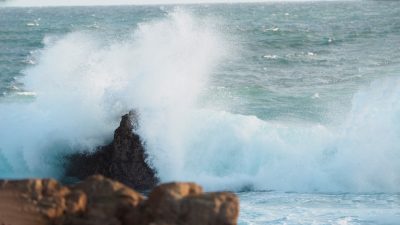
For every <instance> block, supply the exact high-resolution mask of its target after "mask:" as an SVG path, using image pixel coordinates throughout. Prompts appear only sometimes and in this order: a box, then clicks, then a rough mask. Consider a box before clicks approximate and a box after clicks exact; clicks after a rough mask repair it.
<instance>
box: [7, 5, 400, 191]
mask: <svg viewBox="0 0 400 225" xmlns="http://www.w3.org/2000/svg"><path fill="white" fill-rule="evenodd" d="M290 13H292V12H290ZM290 13H287V15H286V13H281V16H282V17H283V18H286V17H288V16H290V15H291V14H290ZM200 14H201V13H200ZM292 14H294V13H292ZM214 19H215V18H213V17H206V16H201V15H198V14H194V13H192V12H191V10H184V9H182V8H177V9H173V10H167V13H165V14H164V15H163V16H161V17H159V18H152V19H149V20H146V21H142V22H139V23H138V24H137V25H136V26H134V29H132V31H128V32H129V33H128V34H127V35H122V36H121V37H119V38H117V39H116V40H111V39H110V38H108V37H107V36H102V33H101V32H100V31H99V30H96V29H94V30H84V31H80V30H77V31H72V32H67V34H62V35H47V36H46V37H45V38H44V39H43V42H42V43H43V48H41V49H40V50H39V52H32V54H31V56H32V57H33V58H35V60H34V62H33V64H34V65H30V66H28V67H26V68H25V69H24V70H23V72H22V73H23V74H24V76H21V77H19V78H17V81H18V82H19V83H22V84H23V85H22V86H20V87H17V89H18V90H17V91H19V92H18V93H20V94H21V93H22V94H23V93H25V95H28V97H26V96H25V97H24V98H23V99H24V100H19V101H12V100H3V101H2V102H1V103H0V104H1V107H0V124H1V128H2V129H0V151H1V154H0V161H1V166H0V176H1V177H26V176H43V177H47V176H56V177H57V176H60V175H61V174H62V160H61V158H62V156H63V155H64V154H67V153H72V152H75V151H83V150H91V149H93V148H94V147H96V146H99V145H102V144H105V143H107V142H108V141H110V140H111V137H112V132H113V130H114V129H115V127H116V126H117V125H118V122H119V118H120V116H121V115H122V114H124V113H126V112H127V111H128V110H130V109H136V110H137V111H138V113H139V115H140V127H139V128H138V130H137V132H138V133H139V134H140V136H141V138H142V139H143V142H144V144H145V146H146V150H147V151H148V154H149V159H148V160H149V163H150V164H151V166H152V167H153V168H155V169H156V170H157V172H158V175H159V177H160V178H161V180H162V181H171V180H190V181H196V182H199V183H201V184H202V185H204V186H205V187H206V188H207V189H209V190H221V189H229V190H244V189H245V190H278V191H298V192H399V191H400V189H399V188H400V174H399V173H398V171H400V147H399V145H398V143H400V130H399V129H400V126H399V124H400V123H399V122H400V121H399V119H400V117H399V116H400V114H399V113H400V90H399V86H400V80H399V78H398V76H397V73H390V74H389V75H390V76H389V75H388V76H386V77H384V78H381V79H375V80H376V81H374V82H372V83H371V84H369V80H374V79H373V76H369V77H367V78H366V81H363V82H360V84H359V85H358V86H357V88H355V89H356V90H355V91H354V93H351V94H349V95H348V96H347V97H346V98H348V99H349V101H348V102H345V103H347V104H348V107H343V108H340V107H338V108H340V110H338V111H335V110H332V111H330V113H327V114H326V115H325V116H326V117H327V118H326V119H324V116H320V117H315V118H316V119H314V120H312V119H310V117H312V116H313V115H315V114H317V113H318V111H319V108H316V109H314V108H313V106H315V105H317V104H321V105H323V104H324V103H326V102H324V101H329V100H330V99H334V98H336V95H335V94H337V93H335V92H334V91H332V90H334V89H335V88H333V89H322V88H321V87H323V86H322V85H321V86H318V85H316V82H321V83H323V82H326V83H327V84H329V85H334V84H335V82H337V83H340V82H343V81H342V80H344V81H346V79H350V78H348V77H345V78H342V77H340V76H339V75H333V76H337V77H335V79H336V80H334V81H333V82H330V80H329V79H333V78H326V77H324V76H323V75H324V74H322V73H321V74H317V75H319V76H320V77H319V78H318V79H312V80H310V81H308V80H307V79H306V78H301V79H300V78H299V79H297V82H304V84H303V85H297V86H293V83H291V82H294V81H293V80H289V78H285V77H283V74H281V72H277V74H278V75H277V76H276V77H267V78H266V80H262V79H261V78H260V73H259V72H260V71H258V70H257V71H254V74H253V75H247V76H244V75H243V74H240V73H238V72H235V71H233V69H232V68H236V67H234V66H243V65H244V64H250V65H252V66H254V65H256V63H254V62H258V61H260V60H263V61H262V62H263V63H265V64H266V66H265V67H262V68H261V70H262V71H268V70H272V71H274V70H276V71H280V70H284V69H285V66H287V68H286V70H287V71H291V70H292V69H293V66H292V65H298V66H299V67H300V68H302V67H303V66H304V67H308V68H312V69H315V67H316V66H320V67H321V71H322V72H324V71H325V70H328V69H324V66H327V65H326V64H327V62H330V60H333V61H335V62H337V61H340V60H341V59H336V58H335V59H329V57H331V55H329V54H326V55H324V54H325V53H324V51H328V50H326V49H329V47H327V46H329V45H330V44H329V43H330V41H329V40H330V39H327V40H326V41H327V43H325V44H321V45H320V46H322V47H321V48H326V49H325V50H319V49H317V47H315V48H316V50H315V51H314V50H309V51H307V50H301V51H300V52H297V53H296V54H284V53H286V52H285V51H287V50H281V51H282V52H280V50H279V49H282V46H285V45H284V44H285V43H280V42H279V41H277V40H276V39H274V38H275V36H274V35H278V36H282V35H285V32H287V35H289V36H290V35H295V36H296V37H297V36H298V35H299V34H292V33H291V32H293V33H294V31H293V30H284V29H285V26H283V28H276V27H272V28H271V29H267V28H266V27H264V28H263V30H262V32H264V33H265V32H266V33H273V34H271V35H272V36H268V38H269V39H266V40H264V41H269V42H271V43H269V45H268V46H273V47H271V48H270V49H268V51H267V52H266V53H264V55H259V56H257V57H253V58H252V57H248V58H247V60H253V61H254V62H244V61H243V59H241V60H242V61H241V60H238V59H237V56H238V55H240V54H245V53H246V51H248V49H246V47H248V48H250V49H251V48H255V49H259V47H257V46H251V45H250V44H254V43H258V42H255V41H254V40H253V41H249V43H247V42H246V41H243V40H241V39H240V38H238V37H235V36H233V37H232V34H231V33H230V32H226V30H224V29H223V28H221V27H219V25H218V24H213V22H212V21H213V20H214ZM38 21H39V20H38ZM38 23H40V22H38ZM222 23H223V22H222ZM238 29H243V27H240V26H239V28H238ZM280 29H282V30H283V31H282V30H280ZM228 31H229V29H228ZM245 32H255V33H256V34H258V32H261V31H259V30H255V31H245ZM277 32H278V33H279V32H283V34H276V33H277ZM366 36H368V35H367V34H366ZM290 37H292V36H290ZM363 38H365V37H363ZM232 40H235V41H237V40H239V41H242V44H243V46H234V45H232ZM308 41H309V43H311V44H315V42H316V40H314V39H310V40H308ZM334 41H335V40H334V39H332V40H331V42H334ZM261 42H262V41H261ZM286 44H288V45H289V46H296V45H295V43H294V40H289V42H286ZM367 44H368V42H367ZM318 46H319V45H318ZM254 51H256V50H254ZM274 51H276V52H279V53H276V54H274ZM313 51H314V52H313ZM339 55H340V54H339ZM268 56H269V57H268ZM346 57H347V56H346ZM348 57H349V58H350V59H353V58H352V57H353V56H351V55H348ZM368 60H371V59H368ZM394 60H396V58H395V59H394ZM252 63H254V64H252ZM391 63H392V65H396V64H395V62H391ZM389 64H390V63H389ZM273 65H275V66H276V65H277V67H274V66H273ZM288 65H289V66H288ZM307 65H308V66H307ZM346 66H347V64H346ZM346 66H344V68H346ZM230 67H232V68H230ZM391 68H393V67H391ZM221 70H222V71H223V72H221ZM255 70H256V67H255ZM306 71H308V72H310V73H312V71H311V69H310V70H306ZM316 71H319V70H316ZM336 72H338V73H339V72H341V71H336ZM345 72H348V71H345ZM242 73H244V72H243V71H242ZM270 73H271V72H270ZM288 74H293V73H288ZM325 75H326V74H325ZM293 76H294V77H295V78H296V74H295V75H293ZM295 78H294V79H295ZM252 79H253V80H252ZM285 79H287V80H285ZM341 79H342V80H341ZM351 79H356V77H351ZM278 80H279V82H278ZM338 80H340V82H339V81H338ZM257 81H258V82H257ZM307 82H309V83H307ZM313 82H314V83H313ZM265 83H266V84H265ZM235 84H236V86H235ZM264 84H265V85H269V84H270V86H268V90H267V88H266V86H262V85H264ZM224 85H225V86H224ZM313 85H314V86H315V88H314V87H313ZM346 85H348V86H351V85H354V83H350V85H349V83H344V86H341V87H340V88H342V89H341V90H346V91H348V89H346ZM280 87H282V89H279V88H280ZM307 87H309V89H307V90H305V89H306V88H307ZM263 88H264V89H265V90H264V89H263ZM274 90H281V92H280V93H279V94H281V95H282V96H279V94H277V93H274ZM263 91H264V92H263ZM330 91H331V92H330ZM294 93H295V94H294ZM274 94H275V95H274ZM329 94H331V96H329ZM9 96H11V97H12V94H10V95H9ZM9 96H7V95H6V97H5V99H7V97H9ZM232 96H233V97H232ZM235 96H236V98H235ZM288 96H293V98H289V97H288ZM327 96H328V97H327ZM246 98H248V99H250V100H249V101H250V103H248V104H247V105H246V104H245V103H246V102H245V101H238V100H237V99H242V100H243V99H246ZM235 99H236V100H235ZM277 99H278V100H279V101H278V100H277ZM344 99H345V98H344ZM230 100H232V101H230ZM280 100H281V101H280ZM274 101H275V102H276V105H273V104H272V103H273V102H274ZM286 101H287V102H286ZM301 101H302V102H301ZM260 102H261V103H260ZM283 103H285V104H286V105H282V106H281V105H279V104H283ZM335 103H337V102H335ZM243 104H245V106H246V107H244V109H243V108H242V107H241V106H242V105H243ZM257 104H258V107H255V109H253V108H252V106H254V105H257ZM278 106H279V107H281V108H279V107H278ZM306 106H307V107H308V108H307V107H306ZM276 107H278V109H280V113H278V114H279V115H284V116H275V115H276V113H275V112H276V110H277V109H276ZM334 108H335V106H333V107H331V108H329V107H328V108H327V109H334ZM325 109H326V108H325ZM252 110H253V111H252ZM268 110H270V112H271V114H266V113H265V112H266V111H268ZM295 113H298V114H295ZM293 114H295V116H293ZM309 115H311V116H309ZM291 116H292V118H290V117H291ZM288 118H289V119H288Z"/></svg>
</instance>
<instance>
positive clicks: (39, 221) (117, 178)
mask: <svg viewBox="0 0 400 225" xmlns="http://www.w3.org/2000/svg"><path fill="white" fill-rule="evenodd" d="M135 126H137V115H136V114H135V113H134V112H133V111H132V112H130V113H129V114H126V115H124V116H123V117H122V119H121V123H120V126H119V127H118V128H117V129H116V130H115V133H114V139H113V141H112V142H111V143H110V144H109V145H106V146H102V147H99V148H98V149H97V150H96V151H95V152H93V153H77V154H74V155H70V156H67V157H66V164H65V165H66V168H65V169H66V170H65V178H64V179H63V181H65V180H66V179H71V178H72V179H76V180H77V182H72V183H73V184H70V185H63V184H62V183H65V182H62V183H60V182H58V181H56V180H53V179H28V180H11V181H8V180H3V181H1V180H0V225H128V224H129V225H235V224H237V218H238V214H239V200H238V198H237V196H236V195H235V194H233V193H229V192H216V193H204V192H203V189H202V188H201V187H200V186H198V185H196V184H194V183H168V184H161V185H159V186H156V185H157V183H158V179H157V177H156V172H155V171H154V170H153V169H152V168H151V167H150V166H149V165H148V164H147V162H146V153H145V150H144V146H143V144H142V141H141V140H140V137H139V136H138V135H137V134H135V133H134V130H135ZM106 177H108V178H106ZM67 183H68V182H67ZM132 188H133V189H132ZM152 188H154V189H153V190H151V191H150V192H149V195H148V197H147V198H146V197H145V196H144V195H142V194H140V193H139V192H137V191H135V190H134V189H136V190H140V191H143V190H146V191H148V190H150V189H152Z"/></svg>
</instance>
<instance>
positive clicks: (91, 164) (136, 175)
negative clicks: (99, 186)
mask: <svg viewBox="0 0 400 225" xmlns="http://www.w3.org/2000/svg"><path fill="white" fill-rule="evenodd" d="M134 126H137V115H136V114H135V113H134V112H133V111H131V112H129V114H126V115H124V116H123V117H122V120H121V123H120V126H119V127H118V128H117V129H116V130H115V132H114V140H113V141H112V143H111V144H109V145H107V146H103V147H99V148H98V149H97V150H96V152H94V153H78V154H74V155H72V156H69V157H67V165H66V173H65V175H66V177H75V178H78V179H80V180H82V179H85V178H86V177H88V176H91V175H94V174H101V175H104V176H106V177H109V178H112V179H115V180H117V181H120V182H122V183H124V184H126V185H128V186H129V187H132V188H135V189H137V190H146V189H150V188H152V187H154V186H155V184H156V183H157V178H156V176H155V172H154V171H153V170H152V169H151V168H150V167H149V166H148V165H147V163H146V160H145V158H146V155H145V151H144V148H143V145H142V142H141V140H140V137H139V136H138V135H137V134H135V133H133V129H134Z"/></svg>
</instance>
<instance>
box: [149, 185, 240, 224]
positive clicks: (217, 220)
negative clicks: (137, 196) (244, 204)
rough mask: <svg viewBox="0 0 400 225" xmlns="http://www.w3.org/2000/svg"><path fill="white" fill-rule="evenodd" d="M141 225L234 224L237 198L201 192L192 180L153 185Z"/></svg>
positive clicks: (235, 221) (236, 214)
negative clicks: (190, 181)
mask: <svg viewBox="0 0 400 225" xmlns="http://www.w3.org/2000/svg"><path fill="white" fill-rule="evenodd" d="M143 213H144V214H145V215H146V216H145V220H144V221H142V224H160V225H161V224H185V225H205V224H206V225H214V224H215V225H234V224H236V223H237V218H238V214H239V201H238V199H237V197H236V195H234V194H233V193H227V192H226V193H224V192H221V193H209V194H204V193H203V189H202V188H201V187H200V186H198V185H196V184H194V183H169V184H164V185H160V186H158V187H156V188H155V189H154V190H153V191H152V192H151V193H150V195H149V199H148V200H147V201H146V203H145V205H144V210H143Z"/></svg>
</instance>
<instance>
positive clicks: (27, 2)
mask: <svg viewBox="0 0 400 225" xmlns="http://www.w3.org/2000/svg"><path fill="white" fill-rule="evenodd" d="M271 1H275V2H279V1H304V0H0V6H72V5H143V4H174V3H179V4H182V3H185V4H190V3H216V2H222V3H236V2H271ZM325 1H326V0H325Z"/></svg>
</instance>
